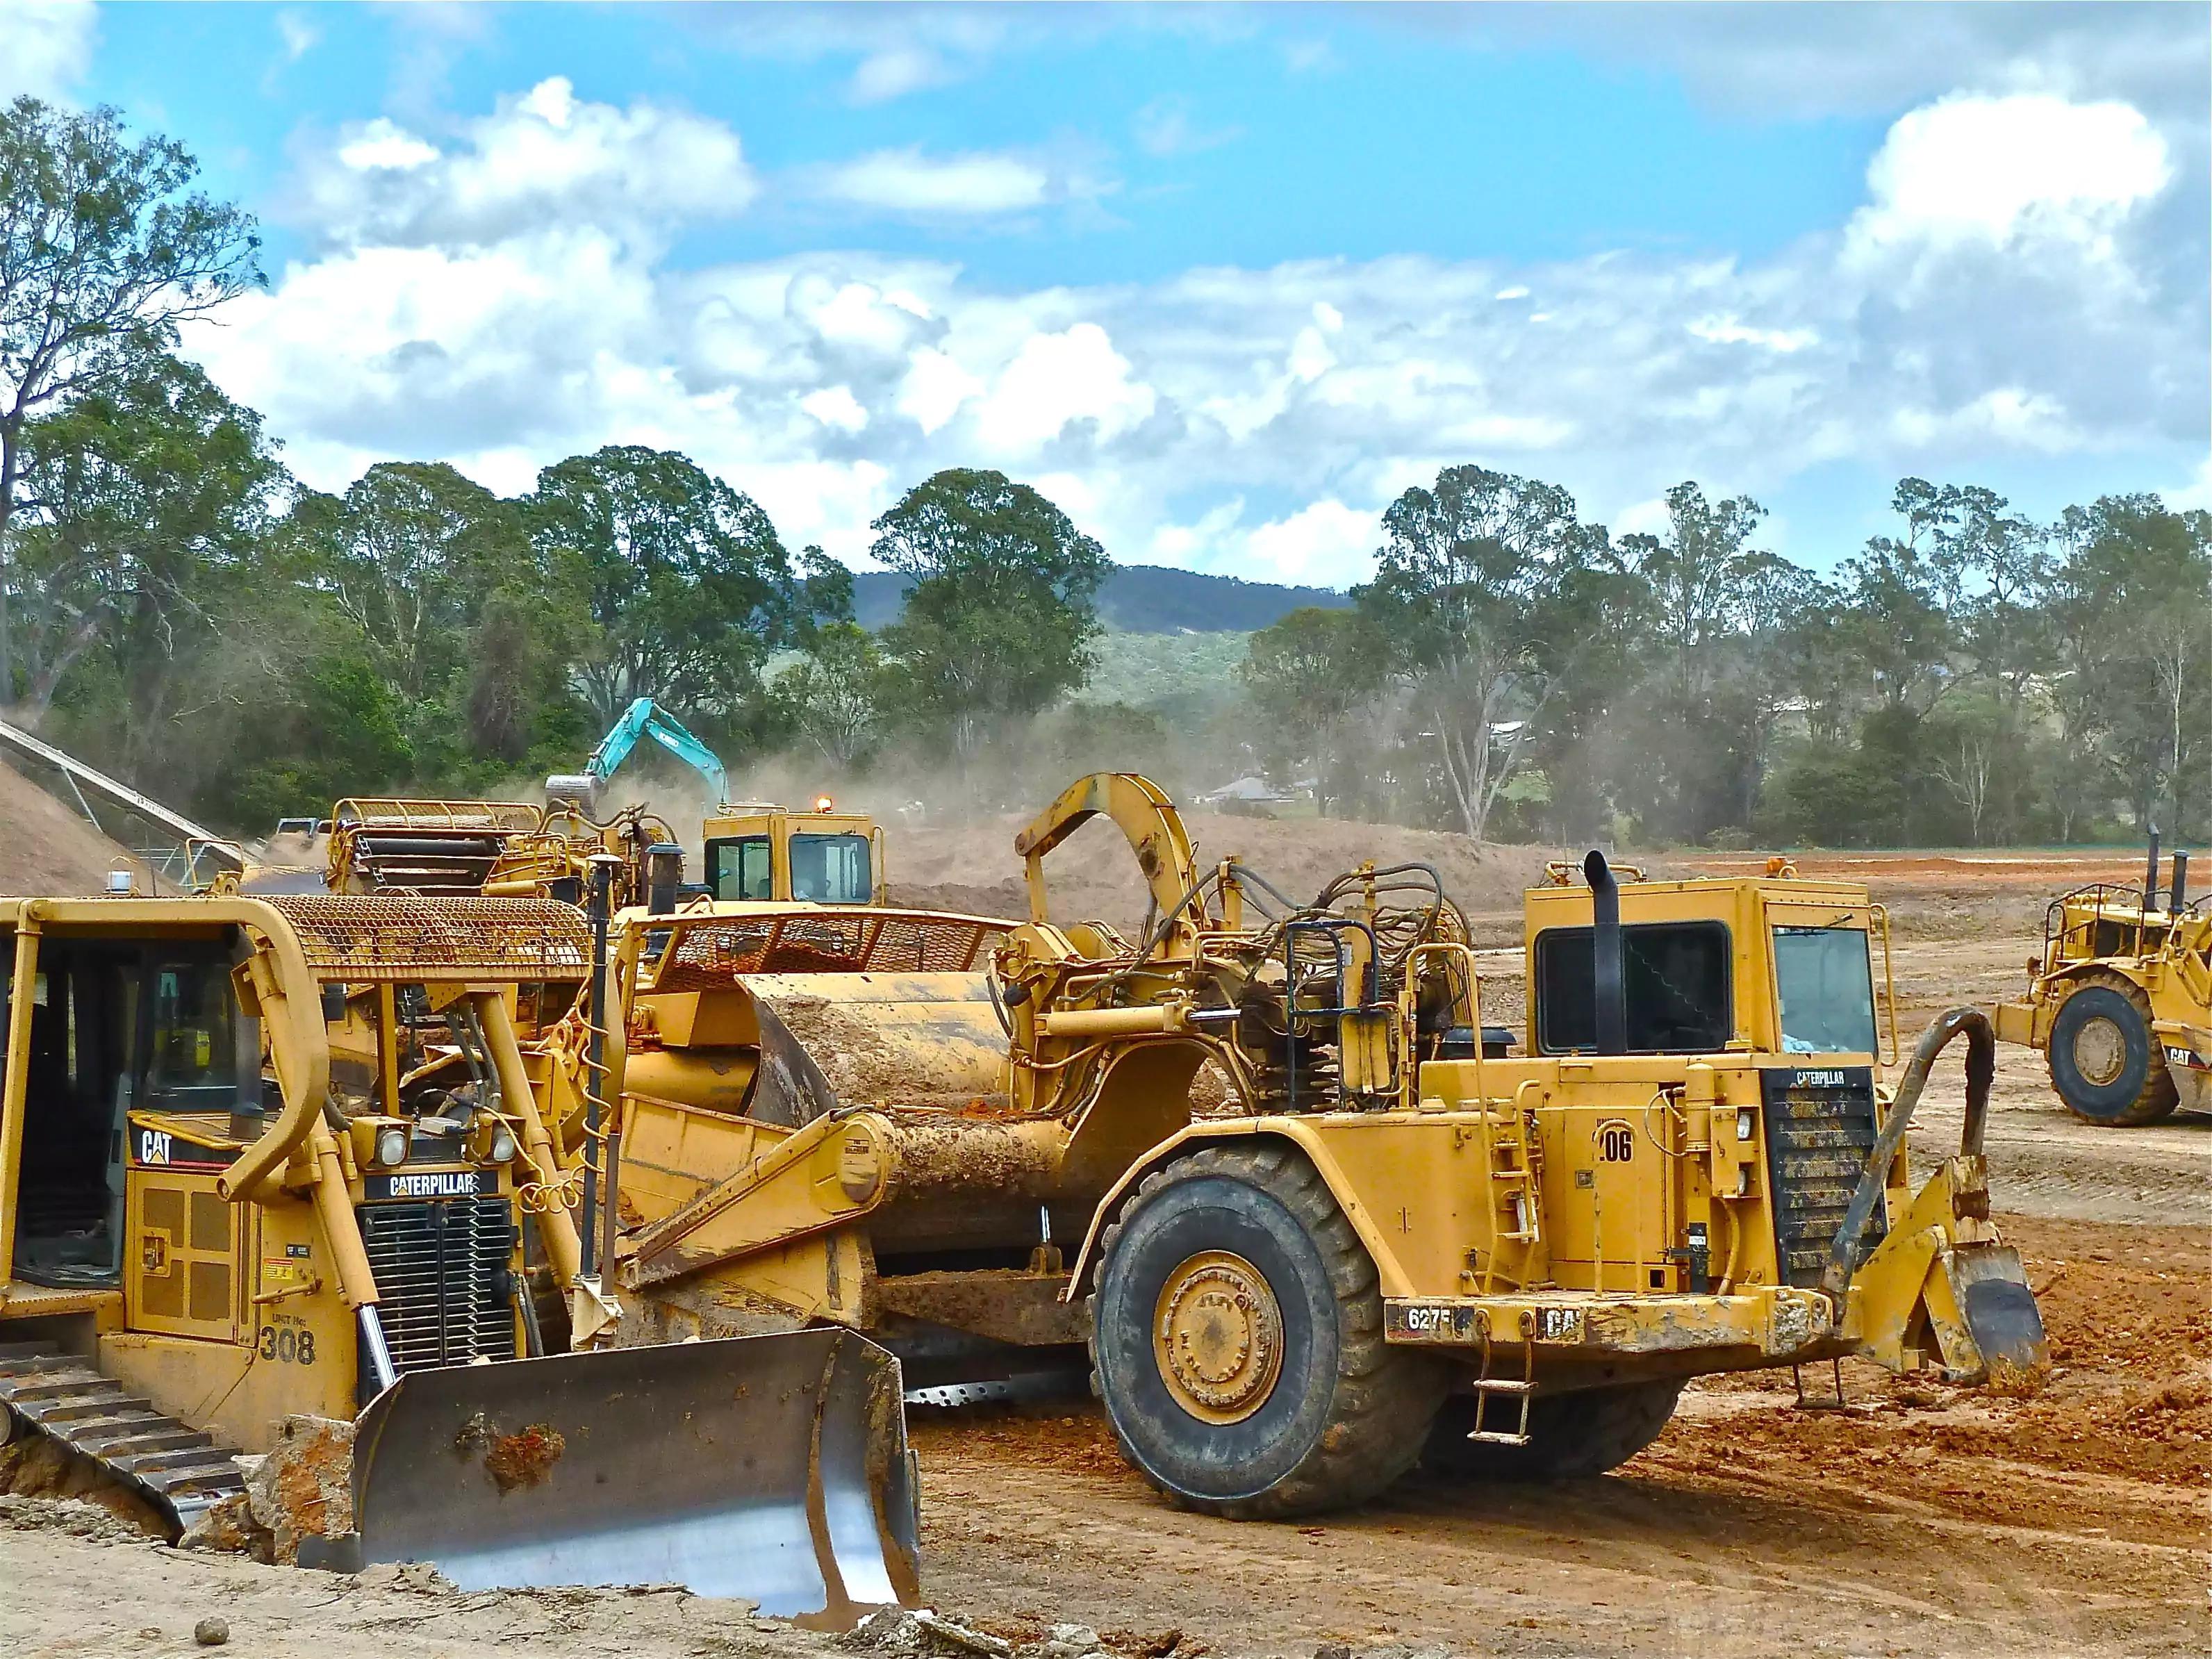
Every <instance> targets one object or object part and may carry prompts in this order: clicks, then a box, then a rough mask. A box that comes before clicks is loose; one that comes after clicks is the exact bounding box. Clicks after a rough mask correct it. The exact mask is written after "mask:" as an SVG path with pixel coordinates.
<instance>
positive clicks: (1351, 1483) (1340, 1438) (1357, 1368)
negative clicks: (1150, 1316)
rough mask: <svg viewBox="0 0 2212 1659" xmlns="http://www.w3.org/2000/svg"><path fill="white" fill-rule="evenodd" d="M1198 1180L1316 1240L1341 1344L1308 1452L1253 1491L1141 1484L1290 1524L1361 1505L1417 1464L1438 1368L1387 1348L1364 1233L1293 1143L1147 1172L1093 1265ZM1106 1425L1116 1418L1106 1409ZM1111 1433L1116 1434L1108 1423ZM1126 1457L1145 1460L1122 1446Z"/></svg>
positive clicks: (1196, 1506) (1185, 1500)
mask: <svg viewBox="0 0 2212 1659" xmlns="http://www.w3.org/2000/svg"><path fill="white" fill-rule="evenodd" d="M1200 1176H1221V1177H1223V1178H1225V1179H1228V1180H1232V1181H1237V1182H1243V1184H1245V1185H1247V1186H1249V1187H1254V1188H1258V1189H1259V1190H1261V1191H1262V1192H1264V1193H1267V1194H1268V1195H1269V1196H1271V1197H1273V1198H1274V1199H1275V1200H1277V1201H1278V1202H1279V1203H1280V1204H1282V1205H1283V1206H1284V1207H1285V1209H1287V1210H1289V1211H1290V1212H1291V1215H1292V1216H1294V1217H1295V1218H1297V1222H1298V1224H1299V1225H1300V1226H1302V1227H1303V1228H1304V1230H1305V1231H1306V1233H1307V1235H1308V1236H1309V1237H1310V1238H1311V1239H1312V1240H1313V1242H1314V1243H1315V1244H1316V1246H1317V1247H1318V1249H1319V1250H1320V1253H1321V1255H1322V1261H1323V1262H1324V1264H1325V1269H1326V1271H1327V1273H1328V1279H1329V1284H1330V1285H1331V1286H1332V1288H1333V1289H1334V1291H1335V1293H1336V1302H1337V1307H1338V1310H1339V1323H1338V1329H1339V1332H1340V1346H1339V1353H1338V1361H1337V1377H1336V1389H1335V1394H1334V1399H1333V1401H1332V1409H1331V1413H1330V1420H1329V1422H1328V1426H1327V1427H1326V1428H1324V1429H1323V1431H1322V1433H1321V1434H1320V1435H1318V1436H1317V1437H1316V1440H1315V1443H1314V1446H1313V1448H1312V1449H1311V1450H1310V1451H1309V1452H1308V1453H1307V1454H1306V1455H1305V1456H1304V1458H1303V1459H1301V1460H1300V1461H1299V1462H1298V1463H1297V1465H1296V1466H1295V1467H1294V1468H1292V1469H1291V1471H1290V1473H1289V1474H1287V1475H1285V1477H1284V1478H1283V1479H1282V1480H1279V1481H1278V1482H1277V1483H1276V1484H1275V1485H1273V1486H1270V1487H1269V1488H1267V1491H1265V1492H1260V1493H1258V1494H1256V1495H1255V1496H1253V1497H1249V1498H1230V1499H1222V1498H1205V1497H1201V1496H1199V1495H1196V1494H1194V1493H1189V1492H1180V1491H1177V1490H1175V1489H1174V1488H1172V1487H1170V1486H1165V1485H1164V1484H1163V1483H1162V1482H1160V1481H1159V1480H1157V1479H1154V1478H1153V1477H1152V1474H1150V1473H1149V1472H1148V1471H1146V1480H1148V1481H1150V1482H1151V1484H1152V1486H1153V1487H1154V1488H1155V1489H1156V1490H1158V1492H1161V1493H1163V1494H1164V1496H1165V1497H1167V1498H1169V1499H1170V1501H1171V1502H1173V1503H1174V1504H1176V1507H1177V1508H1179V1509H1184V1510H1195V1511H1198V1512H1200V1513H1202V1514H1207V1515H1218V1516H1225V1517H1226V1518H1228V1519H1230V1520H1236V1521H1262V1520H1279V1519H1286V1518H1288V1517H1290V1516H1299V1515H1310V1514H1314V1513H1316V1512H1317V1511H1320V1510H1334V1509H1345V1508H1349V1507H1351V1506H1352V1505H1353V1504H1360V1503H1364V1502H1365V1501H1366V1500H1367V1499H1368V1498H1372V1497H1374V1496H1375V1495H1376V1493H1377V1492H1381V1491H1383V1489H1384V1488H1385V1487H1387V1486H1389V1485H1390V1484H1391V1483H1392V1482H1394V1481H1395V1480H1398V1479H1399V1478H1400V1477H1401V1475H1403V1474H1405V1473H1406V1472H1407V1470H1408V1469H1410V1468H1413V1464H1414V1463H1415V1462H1417V1461H1419V1457H1420V1455H1421V1450H1422V1448H1423V1446H1424V1445H1425V1443H1426V1441H1427V1434H1428V1425H1429V1422H1430V1420H1431V1419H1432V1418H1433V1417H1434V1416H1435V1415H1436V1412H1437V1407H1439V1406H1440V1405H1441V1404H1442V1403H1443V1395H1444V1389H1445V1386H1446V1376H1445V1371H1444V1369H1443V1366H1442V1365H1441V1364H1439V1363H1437V1361H1436V1360H1435V1359H1433V1358H1431V1357H1430V1356H1428V1355H1426V1354H1422V1353H1419V1352H1413V1351H1410V1350H1407V1349H1403V1348H1394V1347H1391V1346H1389V1344H1387V1343H1386V1342H1385V1341H1384V1340H1383V1297H1382V1280H1381V1278H1380V1276H1379V1275H1378V1274H1377V1273H1376V1270H1375V1264H1374V1262H1373V1261H1371V1260H1370V1258H1369V1256H1368V1254H1367V1250H1366V1248H1365V1246H1364V1245H1363V1244H1361V1243H1360V1242H1359V1236H1358V1233H1356V1232H1355V1231H1352V1224H1351V1222H1349V1221H1348V1220H1346V1218H1345V1215H1344V1212H1343V1210H1342V1209H1341V1208H1340V1207H1339V1206H1338V1205H1337V1202H1336V1199H1335V1197H1334V1194H1331V1193H1330V1191H1329V1190H1328V1183H1327V1182H1324V1181H1323V1180H1322V1177H1321V1174H1320V1172H1319V1171H1318V1170H1316V1169H1315V1168H1314V1167H1313V1165H1312V1164H1311V1163H1310V1162H1309V1161H1308V1160H1307V1159H1306V1158H1304V1156H1302V1155H1301V1154H1299V1153H1298V1152H1297V1151H1295V1150H1294V1149H1292V1148H1291V1147H1288V1146H1281V1145H1279V1144H1277V1145H1255V1146H1209V1147H1206V1148H1205V1149H1204V1150H1203V1151H1200V1152H1194V1153H1192V1154H1191V1155H1189V1156H1188V1157H1186V1158H1178V1159H1176V1161H1175V1162H1174V1163H1172V1164H1167V1165H1166V1166H1164V1168H1162V1169H1159V1170H1154V1171H1153V1172H1152V1174H1150V1175H1148V1176H1146V1177H1145V1178H1144V1179H1143V1180H1142V1181H1140V1182H1138V1183H1137V1188H1136V1190H1135V1192H1134V1194H1132V1196H1131V1197H1130V1198H1129V1200H1127V1202H1125V1203H1124V1205H1123V1206H1122V1208H1121V1212H1120V1213H1118V1214H1117V1215H1116V1216H1115V1218H1114V1220H1113V1221H1112V1222H1111V1223H1110V1224H1109V1225H1108V1226H1107V1227H1106V1229H1105V1231H1103V1233H1102V1234H1101V1235H1100V1237H1099V1243H1098V1260H1099V1263H1100V1272H1101V1273H1102V1274H1103V1271H1104V1264H1105V1263H1106V1262H1107V1261H1110V1260H1111V1259H1112V1257H1113V1254H1114V1249H1115V1245H1116V1243H1118V1242H1119V1240H1120V1238H1121V1231H1122V1225H1123V1223H1124V1221H1125V1220H1126V1218H1127V1217H1128V1216H1129V1215H1130V1214H1131V1213H1133V1212H1134V1211H1135V1209H1136V1208H1137V1207H1138V1206H1139V1205H1142V1204H1144V1203H1146V1202H1147V1201H1148V1200H1152V1199H1154V1198H1156V1197H1157V1196H1158V1194H1160V1193H1162V1192H1163V1191H1164V1190H1165V1189H1166V1188H1169V1187H1170V1186H1171V1185H1173V1184H1176V1183H1178V1182H1183V1181H1188V1180H1194V1179H1196V1178H1198V1177H1200ZM1091 1390H1092V1392H1093V1393H1094V1394H1097V1393H1100V1392H1101V1385H1100V1381H1099V1372H1098V1354H1097V1337H1096V1336H1095V1335H1094V1336H1093V1337H1092V1339H1091ZM1109 1420H1111V1414H1110V1413H1109ZM1115 1437H1116V1439H1117V1440H1120V1439H1121V1429H1120V1427H1119V1425H1116V1426H1115ZM1121 1455H1123V1456H1124V1457H1125V1458H1127V1460H1128V1462H1129V1463H1130V1464H1131V1466H1132V1467H1133V1468H1137V1469H1139V1470H1140V1471H1143V1470H1144V1465H1143V1463H1142V1462H1140V1461H1139V1459H1138V1457H1137V1456H1136V1455H1134V1453H1133V1451H1132V1449H1131V1448H1130V1447H1129V1445H1128V1444H1127V1442H1126V1441H1122V1442H1121Z"/></svg>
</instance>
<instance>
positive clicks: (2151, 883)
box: [2143, 824, 2158, 915]
mask: <svg viewBox="0 0 2212 1659" xmlns="http://www.w3.org/2000/svg"><path fill="white" fill-rule="evenodd" d="M2157 902H2158V826H2157V825H2156V824H2153V825H2151V827H2150V867H2149V869H2148V870H2147V871H2146V872H2144V875H2143V913H2144V914H2145V915H2148V914H2149V913H2150V909H2151V907H2152V906H2154V905H2155V904H2156V903H2157Z"/></svg>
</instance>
